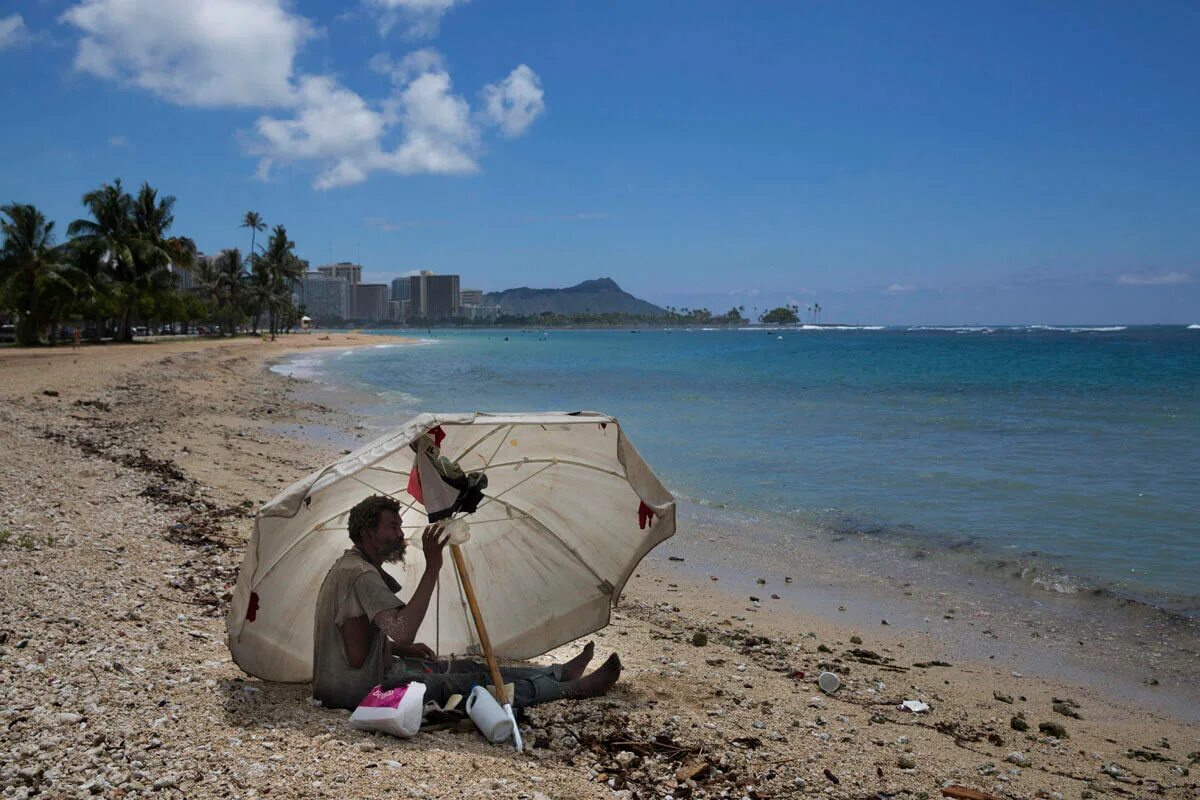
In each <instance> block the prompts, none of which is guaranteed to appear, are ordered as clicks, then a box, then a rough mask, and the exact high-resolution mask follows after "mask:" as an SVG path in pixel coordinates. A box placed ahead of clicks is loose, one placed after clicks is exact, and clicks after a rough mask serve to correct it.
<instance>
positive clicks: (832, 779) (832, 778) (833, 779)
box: [824, 767, 842, 784]
mask: <svg viewBox="0 0 1200 800" xmlns="http://www.w3.org/2000/svg"><path fill="white" fill-rule="evenodd" d="M824 775H825V777H826V778H828V779H829V780H830V782H832V783H835V784H839V783H841V782H842V781H841V779H840V778H838V776H837V775H834V774H833V773H832V772H831V771H830V770H829V767H826V768H825V771H824Z"/></svg>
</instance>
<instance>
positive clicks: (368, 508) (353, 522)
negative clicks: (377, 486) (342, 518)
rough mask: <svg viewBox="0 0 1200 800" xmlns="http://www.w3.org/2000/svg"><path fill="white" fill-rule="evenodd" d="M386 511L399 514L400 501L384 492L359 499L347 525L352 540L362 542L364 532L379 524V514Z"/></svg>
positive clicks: (351, 511)
mask: <svg viewBox="0 0 1200 800" xmlns="http://www.w3.org/2000/svg"><path fill="white" fill-rule="evenodd" d="M384 511H394V512H395V513H397V514H399V513H400V501H399V500H397V499H396V498H394V497H388V496H387V495H382V494H373V495H371V496H370V497H368V498H367V499H365V500H361V501H359V503H358V505H356V506H355V507H354V508H352V509H350V522H349V525H348V526H347V527H349V529H350V541H352V542H354V543H355V544H358V543H359V542H361V541H362V538H363V534H365V533H366V532H367V531H372V530H374V529H375V528H376V527H378V526H379V515H380V513H382V512H384Z"/></svg>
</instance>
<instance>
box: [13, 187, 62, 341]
mask: <svg viewBox="0 0 1200 800" xmlns="http://www.w3.org/2000/svg"><path fill="white" fill-rule="evenodd" d="M0 215H3V218H2V219H0V232H2V233H3V234H4V244H3V246H2V247H0V308H5V307H6V308H9V309H11V310H12V311H14V312H15V313H16V315H17V343H18V344H22V345H35V344H38V343H39V342H40V341H41V339H42V337H43V336H46V337H47V338H48V339H49V341H51V342H53V336H54V325H55V323H57V322H58V321H59V320H61V319H63V318H64V317H65V316H67V314H68V313H69V312H70V310H71V307H72V305H73V304H74V302H75V299H76V294H77V292H76V286H77V285H80V284H82V282H83V281H82V277H83V276H82V275H81V274H80V273H79V270H78V269H77V268H75V267H74V266H72V265H71V264H70V263H69V262H68V261H67V260H66V258H65V256H66V253H65V252H64V250H63V248H61V247H55V246H54V223H53V222H48V221H47V220H46V217H45V215H43V214H42V212H40V211H38V210H37V209H36V208H34V207H33V206H31V205H21V204H17V203H13V204H10V205H7V206H4V207H3V208H0Z"/></svg>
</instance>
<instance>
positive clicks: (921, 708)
mask: <svg viewBox="0 0 1200 800" xmlns="http://www.w3.org/2000/svg"><path fill="white" fill-rule="evenodd" d="M899 709H900V710H901V711H911V712H913V713H914V714H924V713H925V712H926V711H928V710H929V704H928V703H922V702H921V701H920V700H905V701H904V702H903V703H901V704H900V705H899Z"/></svg>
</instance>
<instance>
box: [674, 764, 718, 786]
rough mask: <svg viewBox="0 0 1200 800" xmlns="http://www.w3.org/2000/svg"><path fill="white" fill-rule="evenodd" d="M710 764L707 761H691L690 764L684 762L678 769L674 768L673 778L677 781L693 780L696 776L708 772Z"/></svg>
mask: <svg viewBox="0 0 1200 800" xmlns="http://www.w3.org/2000/svg"><path fill="white" fill-rule="evenodd" d="M711 766H712V765H711V764H709V763H708V762H707V761H693V762H692V763H690V764H684V765H683V766H682V767H680V768H679V769H677V770H675V780H676V781H678V782H679V783H687V782H688V781H694V780H696V779H697V778H699V777H701V776H702V775H704V773H706V772H708V770H709V768H710V767H711Z"/></svg>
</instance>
